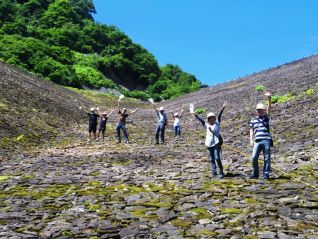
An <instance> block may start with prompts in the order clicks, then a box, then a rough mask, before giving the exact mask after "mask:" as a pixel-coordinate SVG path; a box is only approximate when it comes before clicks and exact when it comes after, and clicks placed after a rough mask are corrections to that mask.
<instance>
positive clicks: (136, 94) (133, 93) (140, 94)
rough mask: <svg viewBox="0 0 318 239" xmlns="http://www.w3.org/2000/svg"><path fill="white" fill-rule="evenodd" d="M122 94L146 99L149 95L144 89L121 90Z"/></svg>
mask: <svg viewBox="0 0 318 239" xmlns="http://www.w3.org/2000/svg"><path fill="white" fill-rule="evenodd" d="M123 94H124V95H125V96H127V97H130V98H136V99H140V100H147V99H149V95H148V94H147V93H146V92H144V91H139V90H133V91H127V90H126V91H123Z"/></svg>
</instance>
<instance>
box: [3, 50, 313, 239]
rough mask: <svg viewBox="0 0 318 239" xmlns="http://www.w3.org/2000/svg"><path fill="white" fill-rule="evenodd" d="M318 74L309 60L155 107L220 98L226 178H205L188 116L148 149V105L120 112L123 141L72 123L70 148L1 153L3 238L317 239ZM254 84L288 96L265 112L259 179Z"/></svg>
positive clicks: (198, 138)
mask: <svg viewBox="0 0 318 239" xmlns="http://www.w3.org/2000/svg"><path fill="white" fill-rule="evenodd" d="M317 73H318V57H317V56H313V57H310V58H307V59H304V60H301V61H298V62H294V63H291V64H288V65H284V66H281V67H279V68H275V69H270V70H267V71H264V72H261V73H259V74H255V75H252V76H249V77H246V78H242V79H239V80H236V81H233V82H229V83H226V84H222V85H218V86H216V87H212V88H209V89H204V90H202V91H200V92H196V93H193V94H190V95H188V96H186V97H180V98H178V99H175V100H173V101H167V102H164V104H163V105H165V107H166V109H167V111H172V112H173V111H175V110H177V109H179V108H180V107H183V108H184V109H187V108H188V104H189V103H195V105H196V106H197V107H204V108H205V109H207V110H213V111H217V110H218V109H219V108H220V107H221V105H222V103H223V100H228V101H229V103H230V105H229V106H228V108H227V109H226V111H225V113H224V121H223V136H224V139H225V145H224V147H223V152H222V155H223V156H222V157H223V164H224V167H225V172H226V177H225V179H224V180H219V179H214V178H213V179H212V178H210V177H209V174H210V163H209V162H208V160H207V157H206V151H205V147H204V144H203V142H204V133H205V132H204V130H202V129H201V127H200V125H199V124H198V123H197V122H195V121H194V119H193V118H191V117H190V116H189V114H188V113H186V114H185V116H184V118H183V120H182V121H183V122H182V123H183V133H182V139H180V140H179V141H175V140H174V138H173V135H172V129H171V127H168V129H167V144H166V145H164V146H163V145H160V146H156V145H154V140H153V138H154V137H153V136H154V129H155V116H154V111H153V110H149V109H147V107H144V109H141V110H140V111H138V112H137V113H136V115H131V116H130V117H129V123H128V125H127V127H128V131H129V133H130V138H131V143H130V144H120V145H118V144H116V143H115V137H114V127H115V125H114V122H115V118H116V117H115V116H112V117H111V119H110V122H109V125H108V129H107V131H106V134H107V140H106V142H105V143H101V142H93V143H88V142H87V141H86V138H84V137H83V134H84V133H85V129H86V126H85V125H80V126H79V131H80V132H82V134H81V138H79V139H78V140H76V141H74V142H73V141H69V142H68V143H65V144H62V145H59V146H58V147H50V148H43V149H36V150H32V151H29V152H24V153H20V154H18V155H15V156H12V157H10V158H9V159H8V158H3V160H2V161H1V164H0V173H1V176H0V189H1V191H0V206H1V207H0V237H3V238H7V237H14V238H233V239H234V238H310V239H313V238H317V237H318V224H317V221H318V197H317V194H318V183H317V180H318V174H317V169H318V167H317V162H318V158H317V138H318V137H317V103H318V99H317V98H318V95H317V85H316V83H317ZM260 84H261V85H264V86H266V87H267V88H268V89H269V90H271V91H272V92H273V94H274V95H284V94H287V93H288V92H291V93H292V94H293V95H294V96H295V97H294V98H293V99H291V100H290V101H288V102H285V103H279V104H274V105H273V112H272V118H273V125H274V127H273V130H274V135H275V145H276V147H275V148H274V154H273V161H272V174H271V180H268V181H264V180H262V179H259V180H249V179H247V177H248V176H249V174H250V171H251V162H250V151H251V149H250V147H249V146H248V144H247V143H248V120H249V118H250V117H251V116H252V115H253V113H254V112H253V111H254V107H255V103H256V102H257V101H258V100H261V99H262V96H261V93H258V92H256V91H255V86H256V85H260ZM309 89H313V93H312V91H308V90H309ZM310 92H311V93H310ZM88 104H91V103H88ZM113 104H114V102H113ZM124 104H125V105H126V104H128V102H124ZM128 106H129V108H132V107H134V106H135V105H128ZM158 106H159V105H158ZM295 125H296V126H297V127H295ZM170 126H171V124H170ZM260 162H261V160H260Z"/></svg>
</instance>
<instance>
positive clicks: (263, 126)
mask: <svg viewBox="0 0 318 239" xmlns="http://www.w3.org/2000/svg"><path fill="white" fill-rule="evenodd" d="M250 128H251V129H253V131H254V139H255V140H262V139H272V136H271V133H270V131H269V117H268V115H267V114H265V115H264V117H261V118H260V117H259V116H257V117H255V118H253V119H251V121H250Z"/></svg>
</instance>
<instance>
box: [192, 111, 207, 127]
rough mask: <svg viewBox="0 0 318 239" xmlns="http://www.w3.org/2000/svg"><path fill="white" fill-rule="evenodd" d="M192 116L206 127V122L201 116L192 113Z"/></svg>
mask: <svg viewBox="0 0 318 239" xmlns="http://www.w3.org/2000/svg"><path fill="white" fill-rule="evenodd" d="M191 114H192V115H193V116H194V117H195V118H196V119H197V120H199V121H200V122H201V124H202V125H203V126H205V121H204V120H203V119H202V118H201V117H200V116H198V115H197V114H196V113H191Z"/></svg>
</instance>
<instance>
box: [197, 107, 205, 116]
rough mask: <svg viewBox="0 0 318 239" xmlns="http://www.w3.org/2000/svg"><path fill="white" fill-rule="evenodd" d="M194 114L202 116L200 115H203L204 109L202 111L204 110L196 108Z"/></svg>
mask: <svg viewBox="0 0 318 239" xmlns="http://www.w3.org/2000/svg"><path fill="white" fill-rule="evenodd" d="M195 113H196V114H199V115H202V114H204V113H205V109H204V108H197V109H196V110H195Z"/></svg>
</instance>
